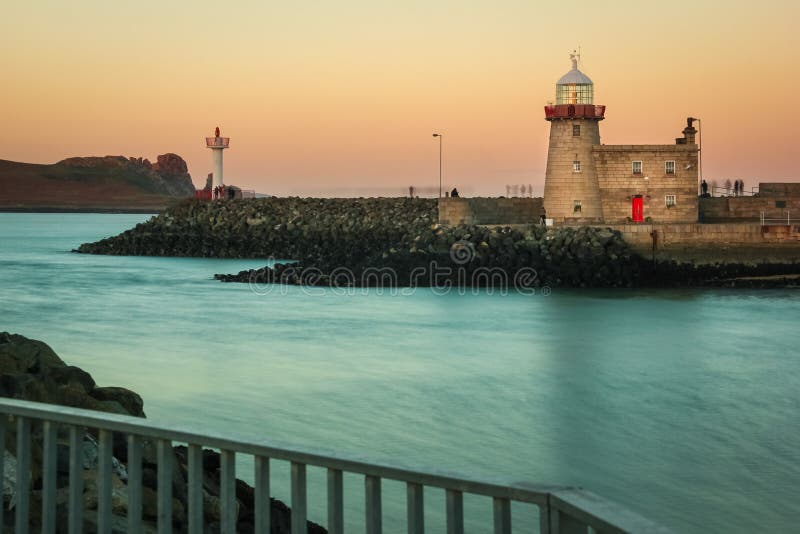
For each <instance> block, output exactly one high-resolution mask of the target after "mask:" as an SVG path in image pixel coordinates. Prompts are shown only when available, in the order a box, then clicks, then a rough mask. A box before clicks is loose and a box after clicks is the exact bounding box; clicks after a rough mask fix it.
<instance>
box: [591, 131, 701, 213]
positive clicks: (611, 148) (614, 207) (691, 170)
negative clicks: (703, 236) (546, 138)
mask: <svg viewBox="0 0 800 534" xmlns="http://www.w3.org/2000/svg"><path fill="white" fill-rule="evenodd" d="M592 156H593V158H594V164H595V167H596V169H597V177H598V180H599V185H600V194H601V198H602V205H603V218H604V220H605V222H607V223H624V222H626V221H627V220H628V217H630V216H631V211H632V210H631V197H632V196H633V195H642V196H643V199H644V217H645V218H647V217H650V219H651V220H652V222H655V223H671V222H697V220H698V211H697V210H698V203H697V199H698V195H697V193H698V191H697V183H698V179H697V145H694V144H686V145H597V146H595V147H594V148H593V150H592ZM634 161H641V162H642V173H641V174H633V162H634ZM667 161H674V162H675V174H667V173H666V162H667ZM645 177H647V178H648V179H647V180H645ZM667 195H675V200H676V203H675V205H674V206H673V207H671V208H668V207H667V205H666V196H667Z"/></svg>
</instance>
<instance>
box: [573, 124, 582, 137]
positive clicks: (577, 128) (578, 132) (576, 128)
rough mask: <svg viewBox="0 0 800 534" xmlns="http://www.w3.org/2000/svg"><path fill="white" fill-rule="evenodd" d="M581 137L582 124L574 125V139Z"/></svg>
mask: <svg viewBox="0 0 800 534" xmlns="http://www.w3.org/2000/svg"><path fill="white" fill-rule="evenodd" d="M580 136H581V125H580V124H573V125H572V137H580Z"/></svg>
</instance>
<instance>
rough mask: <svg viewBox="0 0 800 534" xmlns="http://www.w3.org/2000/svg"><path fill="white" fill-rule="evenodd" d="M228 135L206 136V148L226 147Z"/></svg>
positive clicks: (228, 140) (229, 139)
mask: <svg viewBox="0 0 800 534" xmlns="http://www.w3.org/2000/svg"><path fill="white" fill-rule="evenodd" d="M230 141H231V138H230V137H206V148H228V143H230Z"/></svg>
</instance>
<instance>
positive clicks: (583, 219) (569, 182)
mask: <svg viewBox="0 0 800 534" xmlns="http://www.w3.org/2000/svg"><path fill="white" fill-rule="evenodd" d="M570 59H571V60H572V69H571V70H570V71H569V72H568V73H566V74H565V75H564V76H562V77H561V79H560V80H558V82H557V83H556V103H555V105H548V106H545V108H544V112H545V120H547V121H549V122H550V144H549V148H548V150H547V171H546V173H545V181H544V209H545V212H546V214H547V217H548V218H550V219H553V220H554V222H556V223H567V224H569V223H579V224H583V223H592V222H602V220H603V210H602V206H601V203H600V185H599V182H598V179H597V173H596V171H595V166H594V161H593V159H592V146H594V145H599V144H600V121H601V120H603V115H604V114H605V109H606V108H605V106H596V105H594V84H593V83H592V80H590V79H589V77H588V76H586V75H585V74H584V73H582V72H581V71H579V70H578V60H579V59H580V56H579V55H578V54H577V53H572V54H570Z"/></svg>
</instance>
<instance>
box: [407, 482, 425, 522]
mask: <svg viewBox="0 0 800 534" xmlns="http://www.w3.org/2000/svg"><path fill="white" fill-rule="evenodd" d="M423 492H424V487H423V485H422V484H414V483H411V482H409V483H408V484H407V485H406V500H407V502H406V507H407V510H406V513H407V516H408V534H425V494H424V493H423Z"/></svg>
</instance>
